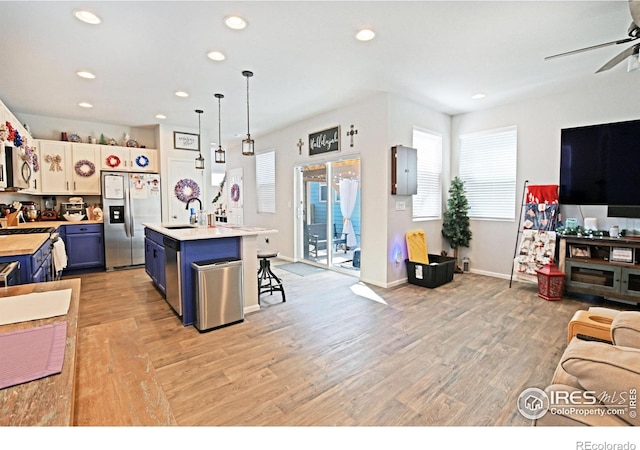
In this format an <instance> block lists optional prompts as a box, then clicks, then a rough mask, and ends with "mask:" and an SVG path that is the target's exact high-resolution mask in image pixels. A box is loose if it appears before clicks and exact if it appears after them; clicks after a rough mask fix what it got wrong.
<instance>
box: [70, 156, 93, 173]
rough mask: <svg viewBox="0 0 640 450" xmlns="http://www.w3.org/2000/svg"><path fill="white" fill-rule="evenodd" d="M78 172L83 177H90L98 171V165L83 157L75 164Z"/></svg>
mask: <svg viewBox="0 0 640 450" xmlns="http://www.w3.org/2000/svg"><path fill="white" fill-rule="evenodd" d="M74 168H75V170H76V173H77V174H78V175H80V176H81V177H90V176H91V175H93V174H94V173H96V166H95V164H93V163H92V162H91V161H89V160H88V159H81V160H80V161H78V162H76V164H75V166H74Z"/></svg>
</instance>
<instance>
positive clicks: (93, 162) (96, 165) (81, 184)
mask: <svg viewBox="0 0 640 450" xmlns="http://www.w3.org/2000/svg"><path fill="white" fill-rule="evenodd" d="M71 154H72V161H73V163H72V164H73V171H72V172H71V176H72V179H71V181H72V183H73V184H72V191H73V193H74V194H97V195H99V194H100V147H99V146H98V145H95V144H71Z"/></svg>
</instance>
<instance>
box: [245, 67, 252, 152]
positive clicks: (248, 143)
mask: <svg viewBox="0 0 640 450" xmlns="http://www.w3.org/2000/svg"><path fill="white" fill-rule="evenodd" d="M242 75H243V76H244V77H246V78H247V137H246V138H244V139H243V140H242V154H243V155H245V156H253V155H254V150H253V144H254V141H253V139H251V133H250V132H249V78H251V77H252V76H253V72H251V71H249V70H244V71H243V72H242Z"/></svg>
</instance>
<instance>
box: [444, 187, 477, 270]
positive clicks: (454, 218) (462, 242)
mask: <svg viewBox="0 0 640 450" xmlns="http://www.w3.org/2000/svg"><path fill="white" fill-rule="evenodd" d="M468 212H469V203H468V202H467V197H466V196H465V193H464V182H463V181H462V180H461V179H460V178H458V177H455V178H454V179H453V180H452V181H451V187H450V188H449V199H448V200H447V210H446V211H445V213H444V222H443V224H442V236H444V237H445V239H446V240H447V241H448V242H449V245H450V246H451V248H452V249H453V257H454V258H455V259H456V269H455V271H456V273H461V272H462V270H461V269H460V267H459V266H458V248H459V247H469V241H471V230H470V229H469V216H468V215H467V213H468Z"/></svg>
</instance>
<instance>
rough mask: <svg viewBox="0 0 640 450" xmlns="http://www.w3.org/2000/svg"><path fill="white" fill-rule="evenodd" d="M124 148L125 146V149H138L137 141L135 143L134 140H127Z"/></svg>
mask: <svg viewBox="0 0 640 450" xmlns="http://www.w3.org/2000/svg"><path fill="white" fill-rule="evenodd" d="M126 146H127V147H132V148H138V147H139V145H138V141H136V140H135V139H129V140H128V141H127V142H126Z"/></svg>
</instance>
